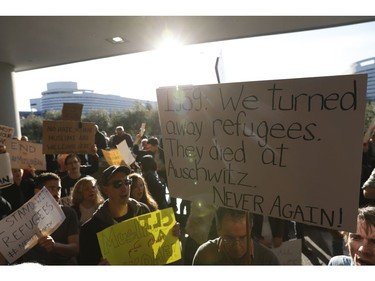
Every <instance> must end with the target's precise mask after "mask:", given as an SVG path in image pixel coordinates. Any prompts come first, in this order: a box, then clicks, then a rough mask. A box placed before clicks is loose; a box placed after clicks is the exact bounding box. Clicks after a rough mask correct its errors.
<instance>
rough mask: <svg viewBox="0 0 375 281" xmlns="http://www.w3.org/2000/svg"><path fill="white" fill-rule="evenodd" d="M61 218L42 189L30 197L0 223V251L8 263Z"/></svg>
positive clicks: (52, 230) (48, 194)
mask: <svg viewBox="0 0 375 281" xmlns="http://www.w3.org/2000/svg"><path fill="white" fill-rule="evenodd" d="M64 219H65V215H64V212H63V211H62V209H61V207H60V206H59V205H58V203H57V202H56V200H55V199H54V198H53V197H52V195H51V193H50V192H49V191H48V190H47V189H46V188H45V187H44V188H43V189H42V190H41V191H39V192H38V193H37V194H36V195H34V197H33V198H31V199H30V200H29V201H28V202H26V203H25V204H24V205H22V206H21V207H20V208H19V209H17V210H16V211H14V212H13V213H12V214H10V215H9V216H7V217H5V218H4V219H2V220H1V221H0V252H1V254H2V255H3V256H4V258H5V259H6V260H7V261H8V262H9V263H12V262H14V261H15V260H17V259H18V258H19V257H21V256H22V255H23V254H25V253H26V252H27V251H28V250H30V249H31V248H32V247H34V246H35V245H36V244H37V241H38V238H39V237H41V236H42V235H50V234H51V233H53V232H54V231H55V230H56V229H57V228H58V227H59V226H60V225H61V223H62V222H63V221H64Z"/></svg>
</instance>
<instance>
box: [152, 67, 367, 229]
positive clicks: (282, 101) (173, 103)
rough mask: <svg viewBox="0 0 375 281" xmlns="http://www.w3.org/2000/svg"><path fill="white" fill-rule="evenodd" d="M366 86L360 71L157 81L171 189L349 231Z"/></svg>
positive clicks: (354, 212)
mask: <svg viewBox="0 0 375 281" xmlns="http://www.w3.org/2000/svg"><path fill="white" fill-rule="evenodd" d="M366 86H367V75H364V74H360V75H343V76H333V77H318V78H303V79H286V80H275V81H259V82H244V83H228V84H218V85H201V86H190V87H189V86H186V87H167V88H160V89H158V90H157V99H158V108H159V116H160V122H161V130H162V138H163V147H164V153H165V159H166V170H167V177H168V183H169V184H168V187H169V188H170V192H171V195H172V196H173V197H177V198H183V199H187V200H190V201H199V200H205V201H207V202H211V203H214V204H215V205H218V206H226V207H229V208H233V209H240V210H244V211H248V212H252V213H258V214H263V215H266V216H271V217H278V218H282V219H287V220H294V221H297V222H301V223H305V224H310V225H316V226H321V227H326V228H332V229H339V230H348V231H355V228H356V215H357V208H358V196H359V194H358V192H359V188H358V183H359V182H360V178H361V159H362V139H363V133H364V112H365V103H366ZM338 194H339V195H338Z"/></svg>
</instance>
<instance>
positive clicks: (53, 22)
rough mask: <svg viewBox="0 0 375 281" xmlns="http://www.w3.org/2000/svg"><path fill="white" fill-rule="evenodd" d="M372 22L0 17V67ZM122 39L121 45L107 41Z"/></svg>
mask: <svg viewBox="0 0 375 281" xmlns="http://www.w3.org/2000/svg"><path fill="white" fill-rule="evenodd" d="M369 21H375V17H373V16H1V17H0V38H1V40H0V62H3V63H7V64H10V65H12V66H14V71H15V72H19V71H26V70H33V69H39V68H44V67H49V66H57V65H63V64H68V63H74V62H82V61H87V60H93V59H99V58H107V57H112V56H118V55H125V54H133V53H138V52H143V51H151V50H154V49H155V48H156V43H157V42H159V41H160V40H161V38H162V37H163V34H164V33H165V32H166V31H167V32H171V33H172V34H173V35H174V36H175V37H176V38H180V39H181V40H182V41H183V42H184V43H185V44H186V45H191V44H200V43H209V42H215V41H223V40H231V39H240V38H248V37H255V36H263V35H271V34H280V33H288V32H297V31H305V30H313V29H320V28H327V27H337V26H342V25H348V24H356V23H363V22H369ZM113 36H122V37H123V38H125V40H126V42H125V43H124V44H112V43H109V42H108V41H107V39H108V38H111V37H113Z"/></svg>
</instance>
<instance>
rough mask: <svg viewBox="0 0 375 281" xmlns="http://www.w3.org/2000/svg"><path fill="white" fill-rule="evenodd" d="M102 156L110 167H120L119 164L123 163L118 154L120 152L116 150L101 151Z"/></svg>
mask: <svg viewBox="0 0 375 281" xmlns="http://www.w3.org/2000/svg"><path fill="white" fill-rule="evenodd" d="M102 152H103V156H104V158H105V160H106V161H107V163H108V164H109V165H110V166H112V165H121V163H122V162H123V161H124V160H123V159H122V156H121V154H120V151H119V150H118V149H117V148H114V149H111V150H105V149H102Z"/></svg>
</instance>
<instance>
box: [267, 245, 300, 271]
mask: <svg viewBox="0 0 375 281" xmlns="http://www.w3.org/2000/svg"><path fill="white" fill-rule="evenodd" d="M271 250H272V252H273V253H274V254H275V255H276V257H277V258H278V259H279V262H280V265H301V264H302V240H301V239H296V240H289V241H284V242H283V243H282V244H281V246H280V247H278V248H273V249H271Z"/></svg>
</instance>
